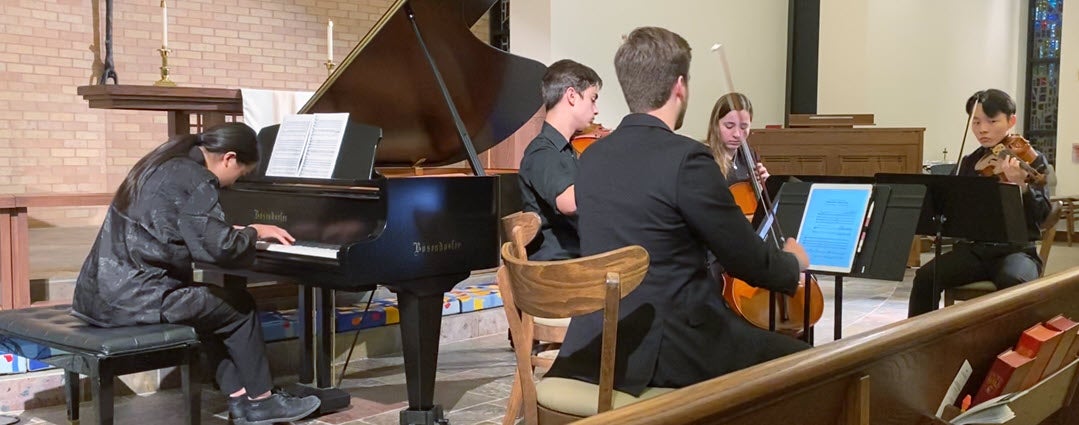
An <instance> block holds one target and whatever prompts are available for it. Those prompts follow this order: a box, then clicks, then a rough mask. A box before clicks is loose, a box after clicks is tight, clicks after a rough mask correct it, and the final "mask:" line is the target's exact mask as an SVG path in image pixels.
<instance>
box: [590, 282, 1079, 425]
mask: <svg viewBox="0 0 1079 425" xmlns="http://www.w3.org/2000/svg"><path fill="white" fill-rule="evenodd" d="M1057 314H1065V315H1068V316H1070V317H1072V318H1077V317H1079V267H1076V268H1073V269H1071V270H1068V271H1065V272H1062V273H1058V274H1055V275H1052V276H1048V277H1045V278H1042V279H1039V280H1037V281H1034V282H1029V283H1026V284H1023V285H1019V286H1017V287H1013V288H1010V289H1007V290H1003V291H998V292H996V293H994V294H992V295H988V296H985V297H981V298H978V299H977V300H974V301H969V302H964V303H960V304H958V305H955V306H953V307H948V308H944V309H941V310H938V311H935V312H932V313H929V314H926V315H923V316H919V317H917V318H914V319H908V320H904V321H901V322H898V323H894V324H892V325H889V326H885V327H883V328H881V329H878V330H875V331H870V332H866V333H863V334H860V335H857V336H854V337H849V338H845V339H842V340H840V341H837V342H834V343H829V344H825V345H822V346H819V347H816V348H813V349H811V350H807V351H804V352H801V353H797V354H794V355H790V356H787V357H783V358H780V359H776V360H773V361H771V362H767V363H764V364H760V365H757V366H754V367H751V368H747V369H743V370H740V371H737V372H734V373H730V374H727V375H724V376H721V377H718V378H715V379H712V380H709V381H705V382H702V383H699V384H697V385H693V386H690V387H687V388H683V389H680V390H678V391H674V392H671V393H668V394H664V395H662V396H659V397H656V398H653V399H649V400H646V401H643V402H640V403H636V404H633V405H630V406H627V407H625V408H622V409H617V410H613V411H610V412H607V413H605V414H602V415H598V416H594V417H591V418H588V419H586V420H583V421H580V422H578V423H580V424H583V425H589V424H608V423H617V424H688V423H693V424H739V425H741V424H781V423H792V424H795V423H796V424H800V425H812V424H829V425H834V424H883V425H891V424H896V425H898V424H904V425H907V424H936V425H940V424H943V422H936V421H935V420H934V419H933V417H934V416H935V413H936V410H937V407H938V405H939V404H940V401H941V399H942V398H943V395H944V393H945V391H946V390H947V387H948V386H949V384H950V383H951V381H952V379H953V377H954V376H955V374H956V372H957V371H958V370H959V367H960V365H961V364H962V363H963V360H969V361H970V363H971V365H972V366H973V367H974V373H973V375H971V378H970V380H969V381H968V383H967V387H966V388H965V389H964V391H963V394H971V393H973V392H974V391H976V390H977V388H978V386H979V385H980V384H981V381H982V378H984V376H985V373H986V371H987V370H988V368H989V366H990V365H991V363H992V361H993V359H994V358H995V356H996V355H997V354H998V353H1000V352H1001V351H1003V350H1004V349H1005V348H1007V347H1009V346H1011V345H1013V344H1015V342H1016V341H1017V339H1018V336H1019V334H1020V333H1021V332H1022V331H1023V330H1024V329H1026V328H1028V327H1030V326H1031V325H1033V324H1034V323H1037V322H1040V321H1044V320H1047V319H1049V318H1051V317H1053V316H1055V315H1057ZM1061 389H1062V391H1055V392H1054V394H1056V395H1058V396H1060V397H1059V398H1063V399H1064V404H1065V406H1064V407H1063V408H1062V409H1059V410H1058V408H1059V407H1060V403H1057V405H1056V406H1052V405H1051V404H1052V403H1049V402H1045V403H1041V404H1039V403H1038V401H1039V400H1028V401H1031V402H1033V403H1032V404H1033V406H1028V407H1030V410H1029V411H1024V412H1022V415H1021V416H1019V417H1018V418H1017V421H1018V423H1045V424H1075V423H1079V406H1077V405H1079V403H1070V404H1069V401H1070V399H1071V398H1072V395H1073V393H1074V392H1075V382H1074V380H1072V381H1071V382H1067V383H1066V385H1065V386H1064V387H1062V388H1061ZM1033 412H1039V413H1042V414H1045V415H1050V414H1051V416H1050V417H1049V418H1048V419H1047V420H1045V421H1044V422H1043V421H1041V420H1040V419H1039V418H1040V416H1037V415H1034V414H1032V413H1033ZM1053 412H1055V413H1053ZM1016 413H1017V414H1020V412H1019V411H1017V412H1016Z"/></svg>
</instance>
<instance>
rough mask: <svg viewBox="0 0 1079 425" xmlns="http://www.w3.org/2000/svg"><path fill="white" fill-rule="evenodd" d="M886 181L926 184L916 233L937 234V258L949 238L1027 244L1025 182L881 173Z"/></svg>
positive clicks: (936, 283) (935, 296)
mask: <svg viewBox="0 0 1079 425" xmlns="http://www.w3.org/2000/svg"><path fill="white" fill-rule="evenodd" d="M876 178H877V181H878V182H882V183H898V184H916V185H922V186H925V188H926V190H927V196H926V197H925V202H924V203H923V204H922V209H921V214H920V218H919V219H918V228H917V230H916V234H918V235H925V236H934V237H935V238H936V239H935V241H934V246H935V250H934V253H933V259H934V260H935V259H936V258H938V257H940V254H941V240H942V238H943V237H952V238H960V239H968V240H972V241H980V242H1005V243H1017V244H1021V243H1026V242H1027V240H1028V238H1029V235H1028V233H1027V228H1026V220H1025V218H1024V212H1023V211H1024V210H1023V204H1022V194H1021V193H1020V191H1019V186H1016V185H1013V184H1004V183H1000V182H999V181H998V180H997V179H995V178H987V177H980V176H949V175H936V174H887V173H881V174H877V175H876ZM938 275H939V268H937V267H934V268H933V298H932V299H933V301H932V305H933V309H934V310H935V309H937V308H938V307H939V303H940V289H939V288H940V284H939V276H938Z"/></svg>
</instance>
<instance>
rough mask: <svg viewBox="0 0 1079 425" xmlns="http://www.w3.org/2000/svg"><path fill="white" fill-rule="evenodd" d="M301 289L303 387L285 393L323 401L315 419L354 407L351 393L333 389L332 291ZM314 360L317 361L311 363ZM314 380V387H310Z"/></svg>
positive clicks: (299, 307) (298, 314)
mask: <svg viewBox="0 0 1079 425" xmlns="http://www.w3.org/2000/svg"><path fill="white" fill-rule="evenodd" d="M298 286H299V288H300V289H299V291H300V293H299V299H298V300H297V304H298V305H297V308H296V320H297V321H298V322H299V323H297V326H298V327H299V333H300V334H299V339H300V341H299V342H300V370H299V374H300V379H299V381H300V384H297V385H295V386H290V387H288V388H287V389H286V391H288V393H289V394H293V395H297V396H301V397H304V396H309V395H314V396H317V397H318V398H319V400H321V401H322V404H321V405H319V407H318V410H317V411H316V412H315V413H314V416H321V415H324V414H327V413H330V412H336V411H338V410H342V409H345V408H347V407H348V406H349V404H351V402H352V396H350V395H349V394H348V392H346V391H344V390H341V389H340V388H335V387H334V386H333V381H332V376H331V374H332V373H331V372H332V371H333V365H332V362H333V338H334V329H333V325H334V307H333V290H330V289H324V288H312V287H310V286H307V285H298ZM312 360H314V361H312ZM312 375H313V376H314V380H315V386H314V387H312V386H309V385H303V384H310V383H311V380H312Z"/></svg>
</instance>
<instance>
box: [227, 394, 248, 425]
mask: <svg viewBox="0 0 1079 425" xmlns="http://www.w3.org/2000/svg"><path fill="white" fill-rule="evenodd" d="M246 401H247V396H245V395H242V396H239V397H229V402H228V405H229V423H231V424H233V425H247V403H246Z"/></svg>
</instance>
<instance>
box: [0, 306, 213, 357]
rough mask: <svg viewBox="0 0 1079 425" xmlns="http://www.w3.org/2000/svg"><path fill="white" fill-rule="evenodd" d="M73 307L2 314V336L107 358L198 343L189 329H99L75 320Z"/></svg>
mask: <svg viewBox="0 0 1079 425" xmlns="http://www.w3.org/2000/svg"><path fill="white" fill-rule="evenodd" d="M70 311H71V306H70V305H57V306H49V307H32V308H23V309H17V310H3V311H0V334H4V335H8V336H12V337H18V338H20V339H25V340H28V341H31V342H35V343H38V344H41V345H45V346H49V347H55V348H59V349H62V350H66V351H73V352H82V353H95V354H99V355H105V356H114V355H121V354H132V353H138V352H143V351H153V350H161V349H165V348H172V347H178V346H181V345H191V344H196V343H198V335H197V334H196V333H195V329H194V328H192V327H190V326H184V325H175V324H168V323H162V324H152V325H139V326H126V327H118V328H99V327H96V326H93V325H90V324H89V323H86V322H84V321H82V320H79V319H78V318H77V317H75V316H72V315H71V313H70Z"/></svg>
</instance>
